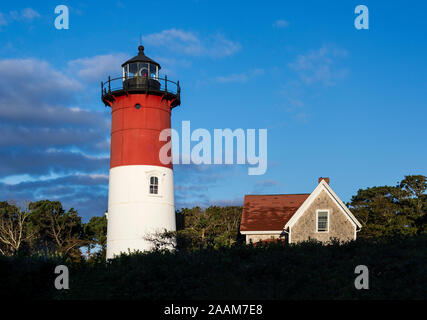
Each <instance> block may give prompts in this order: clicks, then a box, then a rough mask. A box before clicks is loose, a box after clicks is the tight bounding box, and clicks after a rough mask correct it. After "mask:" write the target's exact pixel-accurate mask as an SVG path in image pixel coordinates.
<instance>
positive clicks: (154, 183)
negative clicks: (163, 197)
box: [150, 177, 159, 194]
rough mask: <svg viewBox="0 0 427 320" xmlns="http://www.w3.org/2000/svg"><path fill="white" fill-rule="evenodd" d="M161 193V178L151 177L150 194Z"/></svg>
mask: <svg viewBox="0 0 427 320" xmlns="http://www.w3.org/2000/svg"><path fill="white" fill-rule="evenodd" d="M158 193H159V178H157V177H150V194H158Z"/></svg>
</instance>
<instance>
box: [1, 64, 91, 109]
mask: <svg viewBox="0 0 427 320" xmlns="http://www.w3.org/2000/svg"><path fill="white" fill-rule="evenodd" d="M0 75H1V77H0V103H4V102H5V101H12V102H13V104H19V103H22V102H28V101H33V103H31V105H33V106H34V103H35V102H37V103H41V104H42V105H48V104H55V103H64V102H68V101H70V100H72V97H73V93H74V92H76V91H77V90H80V89H82V88H83V87H82V85H81V84H80V83H79V82H78V81H77V80H75V79H73V78H70V77H67V76H66V75H65V74H64V73H63V72H60V71H58V70H55V69H54V68H52V66H51V65H50V64H49V63H47V62H45V61H42V60H38V59H4V60H0ZM9 108H11V107H10V106H9ZM15 108H16V107H15Z"/></svg>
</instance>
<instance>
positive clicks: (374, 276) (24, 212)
mask: <svg viewBox="0 0 427 320" xmlns="http://www.w3.org/2000/svg"><path fill="white" fill-rule="evenodd" d="M426 188H427V180H426V177H425V176H421V175H418V176H407V177H405V178H404V179H403V180H402V181H401V182H399V183H398V184H397V185H396V186H383V187H372V188H367V189H361V190H359V191H358V192H357V194H356V195H355V196H353V197H352V199H351V201H350V203H348V204H347V205H348V206H349V207H350V208H351V210H352V212H353V213H354V214H355V215H356V217H357V218H358V219H359V221H360V222H361V223H362V225H363V228H362V231H361V232H360V233H359V235H358V239H357V240H356V241H353V242H349V243H345V244H338V243H332V244H331V245H328V246H323V245H321V244H319V243H316V242H305V243H301V244H293V245H286V244H284V243H267V244H257V245H256V246H255V245H254V246H253V245H245V244H244V241H242V240H243V239H242V238H240V237H239V232H238V230H239V223H240V217H241V210H242V208H241V207H225V208H222V207H209V208H207V209H201V208H199V207H196V208H192V209H183V210H181V211H179V212H177V227H178V231H177V232H172V233H161V234H157V235H156V234H155V235H152V237H151V239H150V240H152V241H153V243H154V244H155V245H156V246H155V249H154V250H152V251H150V252H144V253H137V254H131V255H122V256H121V257H118V258H115V259H113V260H109V261H107V262H105V249H106V228H107V223H106V218H105V217H104V216H103V217H93V218H92V219H91V220H90V221H89V222H87V223H82V221H81V218H80V217H79V215H78V214H77V212H76V211H75V210H74V209H70V210H68V211H65V210H64V209H63V207H62V205H61V203H60V202H57V201H48V200H44V201H38V202H33V203H27V204H26V205H24V206H23V207H22V208H21V207H18V206H17V205H15V204H13V203H8V202H0V250H1V251H0V253H1V255H0V274H1V275H2V281H1V282H0V298H11V297H17V296H20V297H27V298H33V299H34V298H36V299H111V298H115V299H143V298H146V299H226V300H228V299H359V298H366V299H425V297H426V296H427V290H426V288H427V274H426V272H425V266H426V262H427V256H426V254H427V251H426V250H425V247H426V245H427V234H426V212H427V198H426V194H425V193H426ZM173 239H176V243H175V244H174V245H175V246H176V248H177V249H178V250H173V251H170V250H163V249H161V248H162V246H163V244H164V243H165V242H166V243H171V240H173ZM173 242H174V241H172V243H173ZM60 264H65V265H67V266H68V267H69V272H70V289H69V290H56V289H55V288H54V286H53V283H54V279H55V277H56V275H55V273H54V272H53V271H54V269H55V266H57V265H60ZM361 264H362V265H366V266H368V267H369V274H370V278H369V279H370V280H369V283H370V289H369V290H356V289H355V287H354V279H355V277H356V275H355V273H354V268H355V267H356V266H357V265H361Z"/></svg>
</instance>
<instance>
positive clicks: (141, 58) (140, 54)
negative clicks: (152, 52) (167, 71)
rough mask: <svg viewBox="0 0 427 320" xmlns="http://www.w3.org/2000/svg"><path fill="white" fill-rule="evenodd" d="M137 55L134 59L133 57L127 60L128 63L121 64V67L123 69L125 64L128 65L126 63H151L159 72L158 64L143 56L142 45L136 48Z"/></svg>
mask: <svg viewBox="0 0 427 320" xmlns="http://www.w3.org/2000/svg"><path fill="white" fill-rule="evenodd" d="M138 51H139V52H138V55H136V56H135V57H133V58H132V59H129V60H128V61H126V62H125V63H123V64H122V67H124V66H125V65H126V64H128V63H132V62H147V63H151V64H154V65H156V66H158V67H159V70H160V68H161V67H160V64H159V63H158V62H156V61H154V60H153V59H151V58H149V57H147V56H146V55H145V54H144V46H142V45H140V46H139V47H138Z"/></svg>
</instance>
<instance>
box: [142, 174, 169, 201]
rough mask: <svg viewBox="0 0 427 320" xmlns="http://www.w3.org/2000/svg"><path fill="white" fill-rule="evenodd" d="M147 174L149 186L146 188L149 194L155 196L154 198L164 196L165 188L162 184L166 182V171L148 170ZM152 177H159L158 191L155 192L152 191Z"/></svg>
mask: <svg viewBox="0 0 427 320" xmlns="http://www.w3.org/2000/svg"><path fill="white" fill-rule="evenodd" d="M145 174H146V179H147V183H148V188H147V189H146V190H147V191H146V192H147V195H148V196H149V197H153V198H162V197H163V188H161V186H163V183H164V179H165V173H162V172H161V171H159V170H150V171H148V172H146V173H145ZM151 177H157V178H158V179H159V180H158V182H159V184H158V188H157V190H158V193H157V194H154V193H150V178H151Z"/></svg>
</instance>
